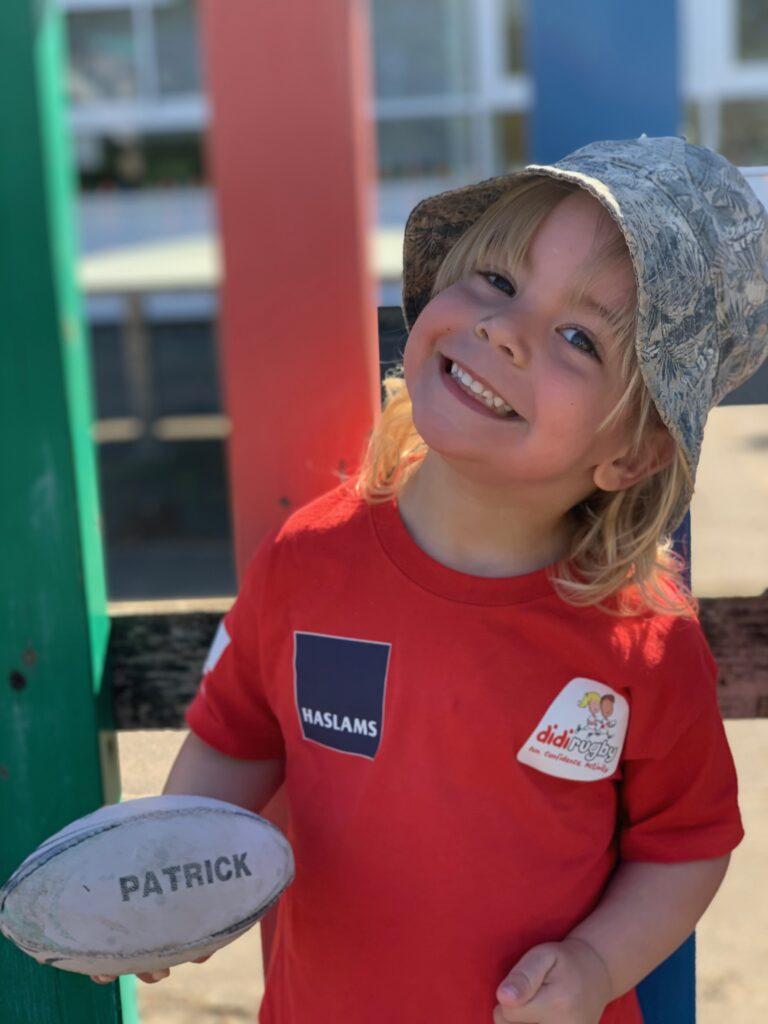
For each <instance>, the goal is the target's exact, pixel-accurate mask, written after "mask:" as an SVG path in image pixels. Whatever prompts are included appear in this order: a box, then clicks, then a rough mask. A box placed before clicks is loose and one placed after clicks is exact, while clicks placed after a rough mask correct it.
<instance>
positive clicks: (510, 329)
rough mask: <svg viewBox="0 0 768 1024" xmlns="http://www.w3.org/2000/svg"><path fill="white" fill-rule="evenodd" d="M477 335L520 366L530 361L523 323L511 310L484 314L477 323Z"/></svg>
mask: <svg viewBox="0 0 768 1024" xmlns="http://www.w3.org/2000/svg"><path fill="white" fill-rule="evenodd" d="M475 337H477V338H479V339H480V340H481V341H486V342H488V344H489V345H492V346H493V347H494V348H495V349H497V350H498V351H499V352H500V353H501V355H503V356H506V357H508V358H509V359H511V360H512V361H513V362H515V363H516V364H517V365H519V366H523V365H525V364H526V363H527V362H528V359H529V357H530V352H529V348H528V344H527V342H526V341H525V335H524V332H523V330H522V324H520V323H519V322H518V318H517V317H515V316H514V315H513V314H512V313H511V312H510V311H508V310H507V311H505V312H504V313H494V314H491V315H488V316H484V317H483V318H482V319H480V320H478V322H477V324H476V325H475Z"/></svg>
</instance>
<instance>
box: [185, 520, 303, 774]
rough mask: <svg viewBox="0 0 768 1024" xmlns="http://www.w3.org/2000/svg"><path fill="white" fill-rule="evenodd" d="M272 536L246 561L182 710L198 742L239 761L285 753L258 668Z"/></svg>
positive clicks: (280, 755)
mask: <svg viewBox="0 0 768 1024" xmlns="http://www.w3.org/2000/svg"><path fill="white" fill-rule="evenodd" d="M272 541H273V538H272V537H270V538H268V539H267V540H265V541H264V542H263V543H262V545H261V546H260V547H259V549H258V550H257V552H256V554H255V555H254V557H253V559H252V560H251V562H250V563H249V565H248V568H247V570H246V573H245V576H244V579H243V585H242V587H241V589H240V592H239V594H238V596H237V599H236V600H235V603H234V604H233V605H232V608H231V609H230V610H229V612H228V613H227V614H226V615H225V617H224V619H223V620H222V621H221V623H220V624H219V628H218V630H217V632H216V636H215V637H214V640H213V643H212V644H211V648H210V651H209V653H208V658H207V660H206V662H205V665H204V666H203V677H202V680H201V683H200V686H199V688H198V691H197V693H196V695H195V697H194V699H193V701H192V703H191V705H190V706H189V708H188V709H187V714H186V719H187V724H188V725H189V727H190V729H191V730H192V731H193V732H194V733H195V734H196V735H197V736H199V737H200V739H201V740H203V742H204V743H207V744H208V745H209V746H211V747H214V748H215V749H216V750H219V751H220V752H221V753H223V754H227V755H229V756H230V757H237V758H241V759H243V760H259V759H262V758H276V757H282V756H283V755H284V752H285V748H284V743H283V736H282V732H281V730H280V725H279V722H278V720H277V718H276V716H275V714H274V712H273V710H272V707H271V706H270V701H269V698H268V696H267V690H268V680H267V679H265V678H264V673H263V670H262V669H263V664H264V657H263V651H262V643H263V633H264V627H263V617H262V608H263V607H264V605H265V601H266V595H265V589H266V586H267V575H268V566H269V560H270V552H271V548H272Z"/></svg>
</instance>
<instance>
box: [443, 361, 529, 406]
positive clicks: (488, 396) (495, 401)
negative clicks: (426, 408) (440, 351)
mask: <svg viewBox="0 0 768 1024" xmlns="http://www.w3.org/2000/svg"><path fill="white" fill-rule="evenodd" d="M451 376H452V377H454V378H455V379H456V380H457V381H458V382H459V383H460V384H462V385H463V387H464V390H465V391H466V392H467V394H470V395H472V397H473V398H476V399H477V400H478V402H482V403H483V405H485V406H487V407H488V408H489V409H492V410H493V411H494V412H495V413H498V414H499V416H509V415H510V414H512V413H514V411H515V410H514V409H513V408H512V406H511V405H508V404H507V403H506V402H505V401H504V399H503V398H500V397H499V395H496V394H494V393H493V391H491V390H490V388H487V387H485V386H484V385H483V384H481V383H480V381H477V380H475V379H474V377H472V376H471V375H470V374H468V373H467V371H466V370H465V369H464V367H463V366H459V364H458V363H453V362H452V363H451Z"/></svg>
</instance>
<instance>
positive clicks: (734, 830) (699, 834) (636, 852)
mask: <svg viewBox="0 0 768 1024" xmlns="http://www.w3.org/2000/svg"><path fill="white" fill-rule="evenodd" d="M668 641H669V644H668V650H667V651H666V652H665V655H664V658H663V663H662V665H660V666H658V667H657V671H658V672H659V677H660V678H661V679H662V680H663V682H662V684H661V688H660V690H658V691H657V694H656V696H655V699H653V700H651V701H647V702H645V704H643V701H642V698H639V699H638V700H637V702H636V703H637V704H638V705H639V719H640V720H639V722H637V723H635V726H636V728H635V736H634V738H633V742H632V744H631V745H628V746H630V756H628V757H627V758H626V759H625V760H624V762H623V766H622V776H623V777H622V783H621V794H620V801H621V809H620V832H619V844H620V847H619V848H620V853H621V856H622V858H623V859H625V860H645V861H657V862H675V861H687V860H708V859H711V858H714V857H720V856H723V855H724V854H726V853H728V852H730V851H731V850H732V849H733V848H734V847H735V846H737V845H738V843H739V842H740V841H741V839H742V837H743V835H744V830H743V828H742V825H741V817H740V814H739V808H738V801H737V780H736V770H735V767H734V764H733V758H732V756H731V752H730V749H729V747H728V741H727V739H726V735H725V729H724V728H723V722H722V718H721V716H720V710H719V708H718V704H717V693H716V684H717V666H716V664H715V661H714V658H713V657H712V655H711V653H710V651H709V647H708V646H707V643H706V640H705V638H704V635H703V633H702V632H701V629H700V627H699V626H698V623H695V622H691V621H690V620H687V621H686V620H682V621H681V622H680V624H679V626H678V627H677V628H676V629H674V630H673V631H672V635H671V636H670V637H668ZM634 703H635V702H633V704H634ZM633 711H634V706H633Z"/></svg>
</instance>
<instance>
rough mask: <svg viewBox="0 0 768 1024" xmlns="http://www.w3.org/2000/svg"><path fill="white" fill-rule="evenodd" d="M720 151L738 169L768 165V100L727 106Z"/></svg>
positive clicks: (722, 119)
mask: <svg viewBox="0 0 768 1024" xmlns="http://www.w3.org/2000/svg"><path fill="white" fill-rule="evenodd" d="M719 148H720V150H721V151H722V153H723V155H724V156H726V157H728V159H729V160H730V161H731V163H734V164H736V166H737V167H750V166H756V165H763V164H768V101H766V100H741V101H738V100H737V101H735V102H730V103H723V104H722V106H721V108H720V147H719Z"/></svg>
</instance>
